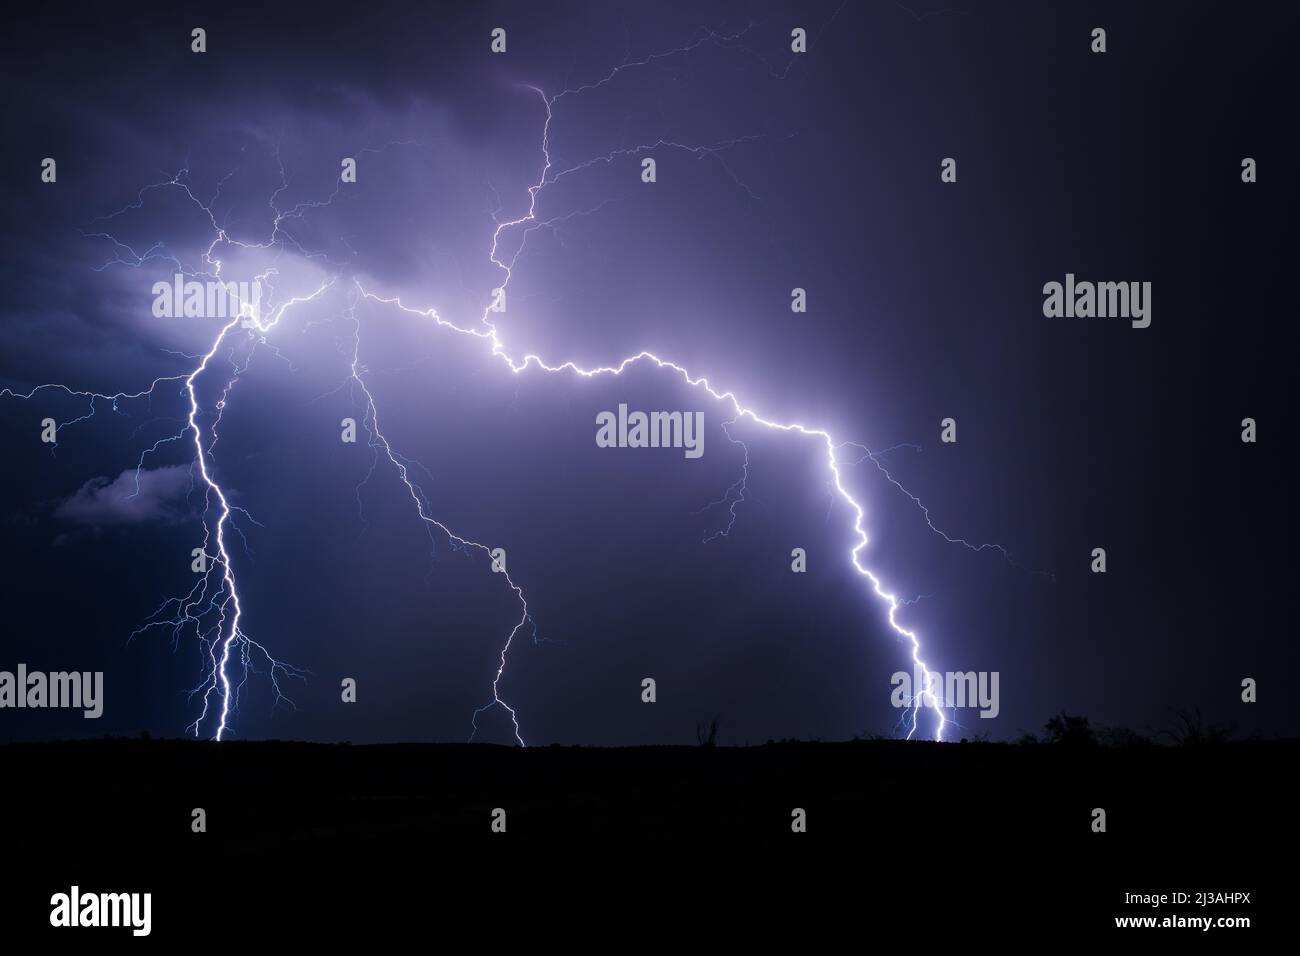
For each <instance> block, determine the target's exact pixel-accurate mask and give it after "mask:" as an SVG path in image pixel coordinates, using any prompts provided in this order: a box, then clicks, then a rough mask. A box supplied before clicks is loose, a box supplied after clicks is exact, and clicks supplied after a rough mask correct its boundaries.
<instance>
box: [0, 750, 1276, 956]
mask: <svg viewBox="0 0 1300 956" xmlns="http://www.w3.org/2000/svg"><path fill="white" fill-rule="evenodd" d="M1298 756H1300V742H1297V741H1269V742H1236V743H1226V744H1219V745H1207V746H1201V747H1138V748H1131V749H1129V748H1119V749H1108V748H1107V749H1103V748H1084V749H1071V748H1068V747H1062V746H1053V745H1046V744H1040V745H1035V746H1024V745H1008V744H989V743H965V744H944V745H936V744H932V743H928V742H906V741H889V740H873V741H861V742H852V743H831V744H828V743H777V744H769V745H766V746H760V747H747V748H725V747H718V748H709V747H646V748H626V749H597V748H579V747H539V748H530V749H527V750H524V749H517V748H516V749H511V748H503V747H493V746H482V745H443V744H438V745H433V744H429V745H424V744H410V745H386V746H352V745H347V744H342V745H317V744H299V743H286V742H278V741H269V742H258V743H245V742H228V743H223V744H212V743H204V742H193V741H181V740H132V739H110V740H97V741H83V742H67V743H43V744H9V745H5V746H0V780H2V781H3V784H2V790H3V797H2V798H0V807H3V811H4V820H5V838H4V843H5V845H6V848H7V852H6V856H7V857H8V859H9V860H10V865H9V867H8V871H9V873H10V874H11V875H21V879H16V880H14V881H13V885H12V886H11V887H10V889H9V892H8V893H7V894H5V895H4V897H3V904H0V920H3V931H4V932H5V933H6V934H26V933H28V932H42V931H50V927H49V924H48V921H49V914H50V896H51V894H52V893H56V892H60V891H62V892H67V891H68V889H69V887H70V886H71V885H72V884H74V883H75V884H77V885H79V886H80V887H82V888H83V889H84V890H87V891H91V890H94V891H102V892H108V891H112V892H126V891H132V890H134V891H148V892H151V893H152V894H153V930H152V933H151V936H152V937H153V938H156V939H160V940H176V939H181V938H185V937H187V936H189V937H192V936H193V934H194V932H195V928H196V927H199V926H202V925H203V924H204V921H205V920H208V919H210V918H211V916H212V915H213V912H214V907H215V911H217V912H226V911H228V910H230V909H231V908H233V910H234V911H237V912H239V914H240V915H239V917H238V919H239V922H240V924H241V925H243V926H244V927H245V929H244V930H243V931H241V932H252V931H253V929H254V928H255V927H257V926H260V925H263V923H264V922H265V923H266V924H267V925H271V924H273V925H274V926H275V927H277V928H278V929H277V932H278V933H283V934H287V935H285V936H284V937H283V938H293V939H301V938H306V937H309V936H312V935H315V934H317V933H321V934H325V935H329V936H334V935H337V934H350V933H358V934H372V933H376V932H379V933H380V935H381V936H382V932H381V930H379V929H377V928H376V927H380V926H381V925H382V926H384V927H390V928H393V927H401V926H402V925H403V921H404V920H414V921H415V923H416V924H421V921H423V920H427V919H428V918H430V913H429V911H428V907H429V906H435V908H436V910H437V912H438V914H439V915H438V919H439V920H440V921H442V920H452V919H455V918H457V917H461V916H463V917H465V918H472V917H473V916H474V914H476V913H481V914H491V913H493V912H496V909H495V908H496V907H497V906H499V905H501V904H502V902H503V901H504V900H509V901H510V906H511V907H515V906H522V907H529V906H538V907H540V908H542V909H543V910H545V909H546V908H548V907H550V906H559V907H563V908H564V909H565V911H566V912H570V913H571V914H578V915H581V914H582V913H585V912H588V911H589V910H592V908H595V910H599V911H601V912H605V911H609V910H610V909H611V907H618V908H620V909H627V908H630V909H632V910H644V912H646V913H647V914H658V916H656V917H655V918H675V916H680V915H681V914H682V913H684V912H687V911H693V910H699V909H700V908H701V907H703V908H705V909H711V908H714V907H723V908H725V907H727V906H736V905H743V906H746V907H761V908H764V909H766V908H768V907H769V906H770V907H775V910H774V911H771V912H769V914H768V915H769V916H770V917H772V918H776V917H777V916H778V915H783V916H784V917H789V918H791V919H795V918H796V916H797V914H803V916H800V917H798V918H807V919H818V920H823V919H834V920H841V919H842V920H855V921H860V922H861V923H862V924H863V925H870V926H872V927H878V928H881V929H892V930H895V931H898V932H901V933H904V934H906V933H907V932H909V931H910V930H911V929H914V928H916V927H917V926H918V925H922V924H918V922H917V920H918V919H919V920H923V921H924V925H925V926H926V927H927V932H928V931H929V929H931V928H935V927H934V926H933V925H932V924H933V922H934V920H935V919H936V918H938V917H942V919H940V922H942V923H945V924H952V923H953V922H954V921H957V922H960V921H963V920H972V919H973V920H974V921H975V922H976V923H978V925H980V926H982V927H983V932H996V933H998V934H1004V933H1005V934H1007V936H1008V937H1009V938H1013V939H1014V938H1017V937H1018V936H1019V934H1020V931H1021V929H1023V930H1024V932H1025V934H1026V937H1025V938H1033V939H1057V938H1059V939H1066V938H1070V937H1072V936H1074V935H1076V934H1078V933H1093V932H1101V933H1109V934H1123V933H1134V934H1142V933H1146V934H1152V933H1161V932H1162V930H1159V929H1145V928H1143V929H1134V928H1116V926H1115V917H1117V916H1119V917H1123V916H1150V915H1155V916H1157V917H1160V918H1163V917H1165V916H1171V915H1175V916H1177V915H1181V916H1196V917H1203V916H1210V917H1214V918H1217V917H1221V916H1222V917H1228V916H1230V917H1239V916H1246V917H1249V918H1250V919H1251V926H1250V928H1249V929H1238V928H1231V929H1229V928H1223V929H1221V928H1219V927H1214V928H1211V929H1209V930H1206V931H1203V930H1200V929H1187V928H1175V929H1168V930H1164V931H1163V932H1164V933H1165V934H1168V933H1171V932H1177V933H1179V934H1200V933H1202V932H1204V934H1205V935H1206V936H1207V937H1208V936H1209V935H1210V934H1228V933H1234V934H1242V935H1239V936H1236V937H1232V938H1233V939H1235V940H1237V941H1238V942H1242V941H1245V940H1248V939H1251V938H1254V937H1253V934H1257V933H1259V932H1261V931H1263V932H1267V929H1266V927H1267V926H1269V925H1273V930H1274V931H1275V932H1276V931H1277V930H1278V929H1279V928H1280V925H1281V924H1280V921H1282V920H1283V919H1285V913H1286V909H1287V907H1286V902H1287V901H1286V899H1285V897H1284V895H1283V894H1284V893H1285V892H1289V891H1288V890H1287V887H1288V886H1290V885H1293V884H1294V881H1293V880H1292V879H1291V878H1290V877H1289V876H1286V874H1287V873H1289V872H1290V871H1291V870H1292V868H1293V865H1294V859H1295V851H1296V847H1297V841H1296V835H1297V827H1296V824H1295V813H1294V807H1295V800H1294V789H1293V784H1292V783H1291V779H1292V778H1293V775H1294V768H1295V766H1296V758H1297V757H1298ZM199 807H201V808H203V809H204V810H205V811H206V820H207V831H206V832H204V833H195V832H192V829H191V821H192V811H193V810H194V809H195V808H199ZM496 808H502V809H504V810H505V811H506V832H505V833H498V832H493V830H492V820H493V811H494V810H495V809H496ZM795 808H802V809H803V810H804V811H805V813H806V820H807V829H806V832H803V833H796V832H792V813H793V811H794V809H795ZM1095 808H1102V809H1104V810H1105V811H1106V832H1104V833H1097V832H1093V829H1092V821H1093V810H1094V809H1095ZM1175 892H1184V893H1187V894H1188V897H1189V898H1190V900H1189V904H1188V905H1184V906H1177V907H1176V906H1174V905H1172V904H1171V903H1166V904H1164V905H1161V906H1158V907H1152V906H1150V905H1145V906H1143V905H1138V904H1135V903H1133V902H1128V903H1126V902H1125V894H1126V893H1135V894H1136V893H1142V894H1160V893H1165V894H1170V899H1174V897H1173V896H1172V894H1173V893H1175ZM1207 892H1208V893H1211V894H1218V893H1224V894H1233V893H1249V901H1248V902H1246V901H1238V902H1222V901H1217V900H1216V899H1215V898H1214V897H1211V901H1210V904H1209V905H1197V900H1198V894H1204V893H1207ZM381 917H382V918H381ZM796 922H797V919H796ZM421 925H423V924H421ZM972 925H974V924H972ZM948 929H950V930H951V929H952V925H948ZM60 932H64V933H66V932H68V931H67V930H61V931H60ZM75 932H76V933H78V937H77V938H78V939H79V940H80V939H82V938H85V939H87V940H90V937H88V936H87V935H86V934H90V933H112V934H123V935H125V936H126V938H130V936H129V933H128V932H127V931H126V930H104V929H100V930H89V929H79V930H76V931H75ZM1031 933H1032V936H1031V935H1030V934H1031ZM1044 933H1046V934H1048V935H1046V936H1044V935H1043V934H1044ZM999 938H1000V936H999ZM1179 938H1182V937H1181V936H1180V937H1179ZM1216 939H1219V941H1220V943H1221V944H1223V943H1224V942H1225V941H1224V940H1223V939H1222V938H1221V937H1216ZM91 941H93V940H91Z"/></svg>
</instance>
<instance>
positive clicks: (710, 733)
mask: <svg viewBox="0 0 1300 956" xmlns="http://www.w3.org/2000/svg"><path fill="white" fill-rule="evenodd" d="M695 739H696V740H697V741H699V744H700V746H701V747H713V746H715V745H716V744H717V742H718V718H717V717H714V718H713V719H712V720H711V721H709V723H708V725H707V726H706V725H705V724H696V725H695Z"/></svg>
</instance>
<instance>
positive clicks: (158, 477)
mask: <svg viewBox="0 0 1300 956" xmlns="http://www.w3.org/2000/svg"><path fill="white" fill-rule="evenodd" d="M192 485H193V481H192V478H191V476H190V469H189V468H187V467H185V466H183V465H168V466H165V467H163V468H145V469H141V470H140V471H139V472H137V471H136V470H135V469H134V468H131V469H128V470H126V471H124V472H122V473H121V474H120V475H118V476H117V477H116V478H113V479H111V480H110V479H109V478H107V477H99V478H92V479H90V481H88V482H86V483H85V484H84V485H82V486H81V487H80V488H78V489H77V491H76V492H75V493H74V494H72V495H70V496H69V497H68V498H66V499H65V500H63V501H61V502H60V503H59V504H58V505H57V506H56V507H55V509H54V516H55V517H56V518H59V519H60V520H62V521H66V522H69V523H71V524H77V525H84V526H88V527H95V528H105V527H113V526H119V525H132V524H154V523H164V524H171V523H175V522H177V521H181V520H184V518H185V517H186V516H187V514H188V509H187V506H186V503H185V499H186V496H187V495H188V494H189V492H190V489H191V487H192Z"/></svg>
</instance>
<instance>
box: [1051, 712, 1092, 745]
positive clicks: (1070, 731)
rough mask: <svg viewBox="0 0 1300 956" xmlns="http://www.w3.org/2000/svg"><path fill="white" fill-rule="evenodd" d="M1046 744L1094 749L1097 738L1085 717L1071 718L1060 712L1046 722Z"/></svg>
mask: <svg viewBox="0 0 1300 956" xmlns="http://www.w3.org/2000/svg"><path fill="white" fill-rule="evenodd" d="M1047 742H1048V743H1051V744H1057V745H1059V746H1065V747H1095V746H1097V736H1096V734H1094V733H1093V732H1092V728H1091V727H1089V726H1088V718H1087V717H1071V716H1070V715H1069V714H1067V713H1066V712H1065V711H1061V712H1060V713H1059V714H1057V715H1056V716H1055V717H1053V718H1051V719H1050V720H1049V721H1048V722H1047Z"/></svg>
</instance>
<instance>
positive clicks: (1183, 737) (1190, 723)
mask: <svg viewBox="0 0 1300 956" xmlns="http://www.w3.org/2000/svg"><path fill="white" fill-rule="evenodd" d="M1169 711H1170V713H1172V714H1173V715H1174V725H1173V726H1172V727H1170V728H1169V729H1167V730H1162V731H1161V732H1160V733H1161V735H1162V736H1165V737H1168V738H1169V739H1170V740H1171V741H1173V743H1174V745H1175V746H1177V747H1203V746H1205V745H1206V744H1223V743H1227V742H1228V741H1229V740H1231V739H1232V738H1233V735H1234V734H1235V733H1236V729H1235V728H1234V727H1224V726H1221V725H1219V724H1210V725H1209V726H1206V725H1205V724H1204V722H1203V721H1202V719H1201V710H1200V708H1199V707H1198V708H1197V709H1196V710H1194V711H1187V710H1183V709H1182V708H1178V707H1170V708H1169Z"/></svg>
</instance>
